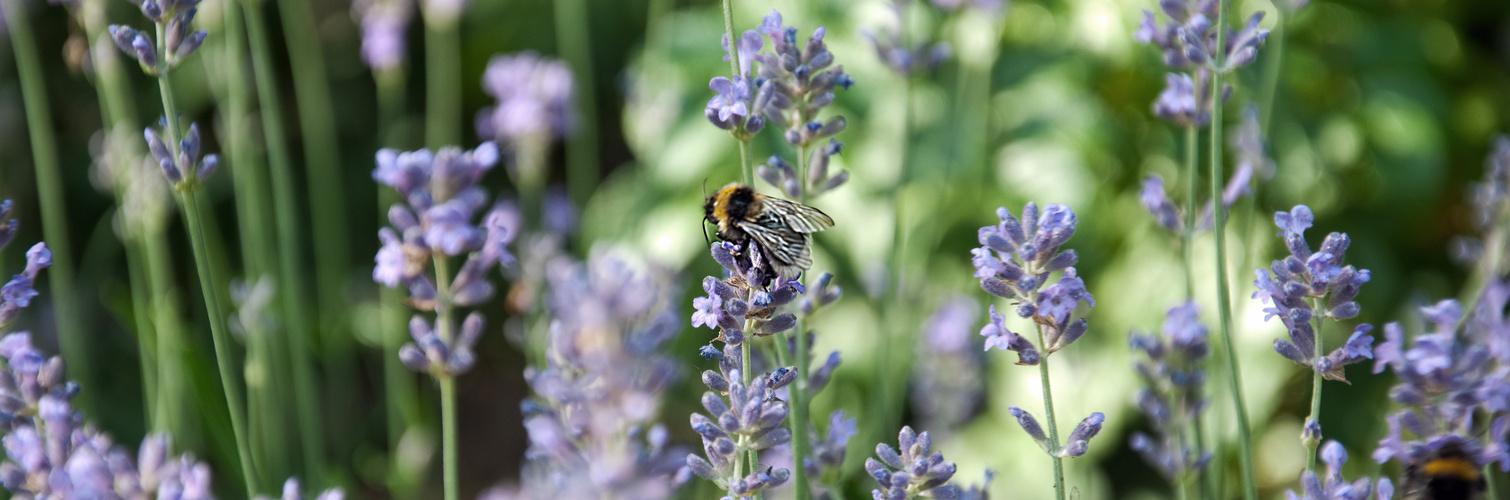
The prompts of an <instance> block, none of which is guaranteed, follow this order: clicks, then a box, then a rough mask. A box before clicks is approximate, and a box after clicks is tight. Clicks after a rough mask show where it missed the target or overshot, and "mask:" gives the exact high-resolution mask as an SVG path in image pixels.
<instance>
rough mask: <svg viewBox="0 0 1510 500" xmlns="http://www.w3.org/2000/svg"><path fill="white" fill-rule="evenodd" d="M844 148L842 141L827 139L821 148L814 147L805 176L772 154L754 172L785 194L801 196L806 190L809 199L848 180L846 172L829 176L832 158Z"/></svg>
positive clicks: (793, 196)
mask: <svg viewBox="0 0 1510 500" xmlns="http://www.w3.org/2000/svg"><path fill="white" fill-rule="evenodd" d="M843 148H844V143H842V142H839V141H837V140H834V139H829V140H828V144H827V145H825V146H824V147H821V148H813V151H812V153H810V154H809V156H808V161H807V169H808V170H807V173H808V175H807V179H798V178H797V170H796V169H795V168H792V164H790V163H787V162H786V160H783V159H782V158H781V157H780V156H772V157H771V158H770V159H769V160H767V161H766V163H765V164H763V165H758V166H756V167H755V174H756V175H758V176H760V178H761V179H762V180H765V181H766V182H767V183H769V184H770V185H771V186H773V187H776V188H778V189H780V190H781V191H782V192H783V193H786V195H787V196H788V197H791V198H802V195H803V193H804V192H806V193H808V194H807V197H808V198H809V199H811V198H816V197H817V196H818V195H821V194H823V193H826V192H828V191H831V190H833V189H835V188H837V187H839V186H842V185H844V183H845V182H846V181H848V180H849V172H839V173H837V174H834V175H832V176H830V175H828V166H829V161H830V159H831V157H833V156H837V155H838V154H839V152H840V151H842V150H843Z"/></svg>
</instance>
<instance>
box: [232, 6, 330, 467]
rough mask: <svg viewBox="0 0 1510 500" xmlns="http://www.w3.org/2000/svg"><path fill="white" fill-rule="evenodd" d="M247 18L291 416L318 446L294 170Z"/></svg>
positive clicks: (269, 75)
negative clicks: (269, 185)
mask: <svg viewBox="0 0 1510 500" xmlns="http://www.w3.org/2000/svg"><path fill="white" fill-rule="evenodd" d="M242 6H243V13H245V14H246V26H247V38H248V39H249V40H250V41H251V49H252V66H253V73H255V77H256V78H255V83H256V87H257V100H258V101H259V103H258V104H259V105H260V106H261V110H262V127H263V134H262V135H263V140H264V141H266V143H267V155H268V164H269V166H270V167H271V171H272V181H273V216H274V220H275V221H276V224H275V225H276V226H277V230H278V254H279V255H278V268H279V269H278V270H279V273H278V285H279V288H280V292H279V295H280V298H281V299H282V304H283V314H284V318H285V321H284V323H285V330H286V331H287V333H288V348H289V351H288V359H287V362H288V364H289V365H291V366H290V367H289V368H291V370H290V372H291V374H292V375H293V389H294V400H295V406H296V407H297V408H296V410H295V411H296V414H297V415H298V418H299V427H300V440H301V441H305V442H307V441H314V440H320V441H322V443H323V433H322V432H321V431H320V413H319V410H320V406H319V396H318V394H317V391H318V387H317V386H316V385H315V382H314V380H313V379H314V376H313V374H312V373H311V372H312V371H313V369H312V367H311V366H310V363H311V360H310V357H311V356H310V353H309V343H310V341H311V340H313V338H314V335H313V334H312V332H310V321H309V313H308V311H307V310H306V309H305V307H306V305H307V304H309V303H310V300H309V299H308V298H307V297H306V296H305V289H304V287H303V286H300V284H301V283H302V282H303V280H302V279H300V278H301V277H302V276H303V273H302V272H301V270H302V269H303V265H302V258H301V254H300V252H299V220H300V216H299V214H298V201H297V199H296V198H295V192H296V191H297V189H296V188H295V186H294V176H293V167H292V165H291V163H290V160H289V154H288V144H287V139H286V137H285V136H284V132H283V111H282V109H281V108H280V103H281V102H282V101H281V100H280V99H279V97H278V82H277V79H276V78H274V68H273V63H272V48H271V47H270V46H269V42H268V35H267V34H268V29H267V21H266V19H265V18H263V14H262V9H261V6H262V2H261V0H246V1H244V2H243V3H242ZM321 448H323V445H309V444H305V445H304V447H303V450H304V466H305V467H308V468H310V469H307V470H306V473H308V474H316V473H319V472H320V471H318V470H316V469H313V467H316V466H318V465H319V464H320V454H319V450H320V449H321Z"/></svg>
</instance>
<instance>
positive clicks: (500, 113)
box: [477, 52, 576, 146]
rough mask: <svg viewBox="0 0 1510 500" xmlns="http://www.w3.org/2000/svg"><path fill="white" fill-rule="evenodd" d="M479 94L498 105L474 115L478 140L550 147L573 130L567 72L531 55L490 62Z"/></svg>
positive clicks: (555, 62) (560, 64)
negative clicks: (533, 143) (536, 144)
mask: <svg viewBox="0 0 1510 500" xmlns="http://www.w3.org/2000/svg"><path fill="white" fill-rule="evenodd" d="M482 90H483V92H486V93H487V94H488V95H490V96H493V98H494V99H497V101H498V102H497V103H496V104H494V105H493V106H489V107H487V108H483V110H482V111H479V112H478V113H477V135H479V136H482V137H485V138H489V139H493V140H496V141H498V142H499V143H501V144H506V145H511V146H512V145H517V144H520V143H521V142H525V141H531V142H538V141H549V140H551V139H553V138H559V137H564V136H566V134H568V133H570V132H571V130H572V128H573V127H574V126H575V122H576V114H575V111H573V109H572V95H573V92H574V91H573V83H572V74H571V69H570V68H568V67H567V66H566V64H565V63H563V62H561V61H558V60H555V59H551V58H545V57H540V56H538V55H536V54H535V53H534V52H521V53H518V54H515V55H499V56H493V59H492V60H490V61H488V67H487V69H486V70H484V71H483V74H482Z"/></svg>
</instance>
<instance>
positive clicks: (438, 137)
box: [422, 9, 461, 148]
mask: <svg viewBox="0 0 1510 500" xmlns="http://www.w3.org/2000/svg"><path fill="white" fill-rule="evenodd" d="M422 10H423V9H422ZM442 17H444V16H442V15H432V14H430V13H429V12H426V14H425V108H426V109H427V110H428V111H427V113H426V114H425V120H426V122H427V123H426V125H425V145H426V146H429V147H431V148H439V147H442V146H448V145H456V144H459V143H460V141H461V34H460V33H459V32H458V30H457V19H455V18H451V19H443V18H442Z"/></svg>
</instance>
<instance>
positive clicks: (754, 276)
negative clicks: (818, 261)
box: [692, 242, 838, 345]
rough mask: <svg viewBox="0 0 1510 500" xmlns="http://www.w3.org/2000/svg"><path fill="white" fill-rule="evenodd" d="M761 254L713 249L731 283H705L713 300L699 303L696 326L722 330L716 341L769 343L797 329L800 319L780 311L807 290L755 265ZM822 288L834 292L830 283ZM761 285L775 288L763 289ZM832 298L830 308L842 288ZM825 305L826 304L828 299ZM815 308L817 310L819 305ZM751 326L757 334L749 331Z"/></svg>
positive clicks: (726, 246)
mask: <svg viewBox="0 0 1510 500" xmlns="http://www.w3.org/2000/svg"><path fill="white" fill-rule="evenodd" d="M755 249H756V247H753V246H752V247H751V248H749V249H748V250H751V251H741V249H740V248H738V246H737V245H735V244H733V243H729V242H718V243H714V244H713V246H712V247H711V248H710V250H711V252H712V253H713V260H715V261H717V262H718V263H719V265H722V266H724V269H725V270H727V271H728V273H729V278H727V279H719V278H715V277H712V276H708V277H705V278H703V291H705V292H707V293H708V295H707V296H706V297H700V298H697V299H693V307H694V308H695V311H694V312H693V313H692V326H706V327H708V328H716V329H718V330H719V335H718V337H717V338H714V339H713V340H714V341H717V342H724V343H726V344H731V345H739V344H742V343H743V342H744V339H745V335H746V334H753V335H756V336H761V337H763V336H767V335H772V334H776V333H780V332H782V331H785V330H787V329H789V328H791V327H792V326H794V325H795V324H796V319H797V318H796V315H794V314H792V313H789V312H788V313H778V312H776V311H777V309H778V308H780V307H781V306H784V305H786V304H788V303H791V302H792V301H793V300H795V299H796V298H797V296H798V295H799V294H800V293H801V291H800V290H801V288H800V286H801V285H800V284H799V283H798V282H797V281H796V280H788V279H786V278H782V277H779V276H773V275H774V272H772V271H771V270H769V269H766V268H764V267H762V266H759V265H752V264H751V263H752V262H755V263H757V264H758V263H759V262H760V260H759V259H758V257H755V256H754V254H755V252H754V251H753V250H755ZM830 278H831V277H830ZM821 282H822V285H823V287H822V288H823V289H828V288H830V287H829V286H827V280H821ZM752 283H753V285H752ZM760 283H770V286H768V287H762V286H761V285H760ZM829 296H830V297H832V298H831V299H829V300H828V302H831V301H832V300H833V299H837V298H838V288H837V287H833V288H832V293H831V294H829ZM819 299H820V302H821V301H822V299H823V298H822V297H820V298H819ZM828 302H823V303H824V304H826V303H828ZM809 304H810V305H812V307H816V305H813V303H809ZM809 311H811V307H810V308H809ZM746 324H748V325H750V326H753V327H754V329H753V330H751V331H748V332H746V331H744V329H745V327H746Z"/></svg>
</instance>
